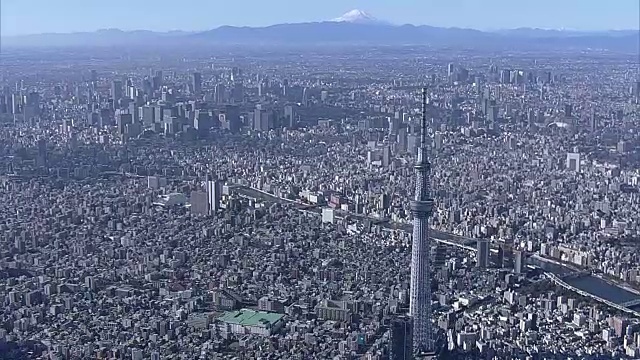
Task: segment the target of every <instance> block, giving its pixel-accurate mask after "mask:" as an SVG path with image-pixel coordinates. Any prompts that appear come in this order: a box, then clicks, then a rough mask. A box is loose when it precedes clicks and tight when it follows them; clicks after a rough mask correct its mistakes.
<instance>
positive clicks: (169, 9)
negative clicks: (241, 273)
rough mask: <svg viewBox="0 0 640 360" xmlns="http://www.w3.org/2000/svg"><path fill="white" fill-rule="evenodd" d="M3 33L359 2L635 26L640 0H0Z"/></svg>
mask: <svg viewBox="0 0 640 360" xmlns="http://www.w3.org/2000/svg"><path fill="white" fill-rule="evenodd" d="M0 6H1V10H2V13H1V14H0V16H1V18H0V20H1V22H0V25H1V30H2V36H12V35H19V34H34V33H43V32H74V31H93V30H96V29H104V28H120V29H123V30H133V29H147V30H157V31H165V30H175V29H180V30H207V29H211V28H215V27H218V26H221V25H246V26H264V25H272V24H278V23H286V22H305V21H322V20H329V19H332V18H335V17H338V16H340V15H341V14H343V13H345V12H347V11H349V10H352V9H361V10H364V11H366V12H368V13H370V14H371V15H373V16H375V17H377V18H379V19H381V20H387V21H390V22H392V23H398V24H403V23H411V24H426V25H433V26H457V27H470V28H476V29H504V28H516V27H540V28H556V29H557V28H565V29H577V30H602V29H637V28H638V27H639V26H640V25H639V22H640V8H639V7H640V0H0Z"/></svg>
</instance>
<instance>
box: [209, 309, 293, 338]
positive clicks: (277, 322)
mask: <svg viewBox="0 0 640 360" xmlns="http://www.w3.org/2000/svg"><path fill="white" fill-rule="evenodd" d="M283 318H284V315H282V314H274V313H268V312H264V311H254V310H250V309H241V310H237V311H229V312H226V313H225V314H224V315H222V316H220V317H219V318H218V319H217V324H218V325H217V326H218V327H219V329H220V330H221V331H222V332H227V333H233V334H256V335H263V336H269V335H271V334H273V333H275V332H277V331H278V330H280V328H282V326H283V325H284V320H283Z"/></svg>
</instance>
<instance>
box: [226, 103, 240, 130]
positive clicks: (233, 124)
mask: <svg viewBox="0 0 640 360" xmlns="http://www.w3.org/2000/svg"><path fill="white" fill-rule="evenodd" d="M225 120H226V121H227V122H226V124H225V128H226V129H227V130H229V132H231V133H232V134H237V133H239V132H240V128H241V127H242V123H241V121H240V108H239V107H238V106H236V105H227V107H226V108H225Z"/></svg>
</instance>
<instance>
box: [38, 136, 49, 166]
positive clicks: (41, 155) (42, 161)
mask: <svg viewBox="0 0 640 360" xmlns="http://www.w3.org/2000/svg"><path fill="white" fill-rule="evenodd" d="M47 160H48V154H47V141H46V140H45V139H39V140H38V157H37V158H36V164H37V166H43V167H47V162H48V161H47Z"/></svg>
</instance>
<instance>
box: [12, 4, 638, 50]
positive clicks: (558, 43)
mask: <svg viewBox="0 0 640 360" xmlns="http://www.w3.org/2000/svg"><path fill="white" fill-rule="evenodd" d="M639 36H640V34H639V31H638V30H620V31H600V32H580V31H569V30H544V29H532V28H519V29H510V30H500V31H480V30H474V29H462V28H442V27H433V26H426V25H421V26H415V25H392V24H389V23H386V22H384V21H380V20H378V19H376V18H374V17H373V16H371V15H369V14H367V13H366V12H364V11H360V10H352V11H350V12H348V13H346V14H344V15H343V16H341V17H339V18H336V19H333V20H331V21H325V22H311V23H296V24H279V25H272V26H266V27H236V26H222V27H219V28H216V29H213V30H208V31H203V32H184V31H171V32H153V31H146V30H137V31H122V30H119V29H106V30H98V31H95V32H79V33H68V34H38V35H23V36H14V37H4V38H2V43H1V44H0V46H2V47H18V46H19V47H34V46H36V47H42V46H48V47H53V46H57V47H64V46H70V47H71V46H141V45H145V44H147V45H149V44H150V45H153V46H162V45H166V46H180V45H194V46H197V45H207V44H212V45H291V46H299V45H304V46H306V45H331V44H335V45H432V46H456V47H465V48H483V47H487V48H512V49H513V48H521V49H529V48H541V49H542V48H544V49H550V48H553V49H566V48H574V49H587V48H592V49H608V50H620V51H639V49H638V46H639Z"/></svg>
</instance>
